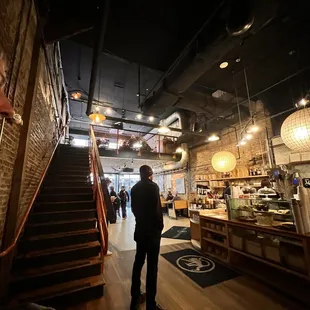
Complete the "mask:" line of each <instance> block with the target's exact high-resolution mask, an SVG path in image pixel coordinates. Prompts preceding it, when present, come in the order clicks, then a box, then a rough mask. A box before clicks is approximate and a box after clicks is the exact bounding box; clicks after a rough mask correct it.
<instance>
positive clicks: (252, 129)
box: [247, 124, 260, 133]
mask: <svg viewBox="0 0 310 310" xmlns="http://www.w3.org/2000/svg"><path fill="white" fill-rule="evenodd" d="M259 129H260V128H259V126H257V125H256V124H253V125H251V126H250V127H249V129H248V130H247V132H248V133H256V132H258V131H259Z"/></svg>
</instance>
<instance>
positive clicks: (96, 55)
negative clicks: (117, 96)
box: [86, 0, 110, 115]
mask: <svg viewBox="0 0 310 310" xmlns="http://www.w3.org/2000/svg"><path fill="white" fill-rule="evenodd" d="M104 2H105V3H104V5H102V6H101V20H100V24H99V26H100V28H99V37H98V40H97V44H96V46H95V48H94V52H93V60H92V68H91V75H90V82H89V91H88V101H87V109H86V114H87V115H90V114H91V112H92V104H93V99H94V93H95V87H96V80H97V71H98V63H99V60H100V54H101V51H102V49H103V43H104V38H105V33H106V30H107V22H108V14H109V10H110V0H105V1H104Z"/></svg>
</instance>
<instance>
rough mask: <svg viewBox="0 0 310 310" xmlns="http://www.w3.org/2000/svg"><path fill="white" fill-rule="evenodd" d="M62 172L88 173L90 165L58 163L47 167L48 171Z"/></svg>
mask: <svg viewBox="0 0 310 310" xmlns="http://www.w3.org/2000/svg"><path fill="white" fill-rule="evenodd" d="M64 170H73V171H76V170H78V171H83V172H84V171H89V172H90V164H89V163H88V164H87V165H82V166H81V165H77V164H74V163H73V164H72V163H64V164H62V163H58V164H55V165H53V163H52V164H51V165H50V167H49V171H64Z"/></svg>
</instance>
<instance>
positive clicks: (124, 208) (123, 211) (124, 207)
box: [121, 201, 127, 219]
mask: <svg viewBox="0 0 310 310" xmlns="http://www.w3.org/2000/svg"><path fill="white" fill-rule="evenodd" d="M126 204H127V203H126V201H121V207H122V217H123V219H124V218H126V217H127V210H126Z"/></svg>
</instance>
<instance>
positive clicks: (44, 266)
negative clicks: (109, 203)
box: [10, 146, 104, 309]
mask: <svg viewBox="0 0 310 310" xmlns="http://www.w3.org/2000/svg"><path fill="white" fill-rule="evenodd" d="M89 176H90V164H89V154H88V149H81V148H72V147H68V146H59V147H58V149H57V151H56V153H55V156H54V158H53V160H52V163H51V165H50V168H49V170H48V173H47V175H46V177H45V180H44V182H43V185H42V187H41V189H40V193H39V195H38V197H37V198H36V201H35V205H34V207H33V210H32V212H31V214H30V217H29V219H28V221H27V224H26V227H25V232H24V235H23V237H22V238H21V240H20V242H19V247H18V253H17V255H16V257H15V260H14V263H13V270H12V281H11V286H10V292H11V293H12V294H13V298H12V300H14V301H13V302H12V304H11V305H10V306H16V305H20V304H23V303H27V302H35V303H39V304H42V305H46V306H54V307H57V309H60V308H63V307H64V305H66V304H67V303H68V301H70V302H72V301H74V302H83V301H86V300H89V299H93V298H98V297H101V296H102V295H103V288H104V280H103V278H102V275H101V273H102V266H103V261H102V260H103V258H102V257H101V255H100V251H101V244H100V236H99V231H98V228H97V211H96V203H95V201H94V195H93V189H92V185H91V183H90V180H89Z"/></svg>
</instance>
